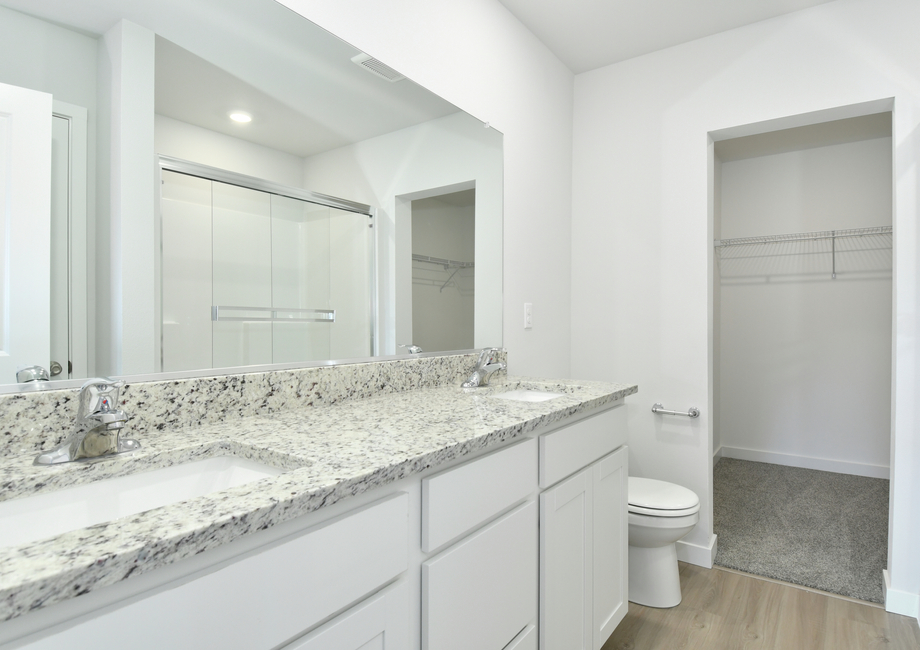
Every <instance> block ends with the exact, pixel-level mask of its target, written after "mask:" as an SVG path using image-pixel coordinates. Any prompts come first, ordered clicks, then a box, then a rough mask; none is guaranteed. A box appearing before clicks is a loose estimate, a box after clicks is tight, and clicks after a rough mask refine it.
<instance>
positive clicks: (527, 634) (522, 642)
mask: <svg viewBox="0 0 920 650" xmlns="http://www.w3.org/2000/svg"><path fill="white" fill-rule="evenodd" d="M537 638H538V636H537V626H536V625H528V626H527V628H526V629H525V630H523V631H522V632H521V633H520V634H518V635H517V636H516V637H514V641H512V642H511V643H509V644H508V645H507V646H505V648H504V650H537Z"/></svg>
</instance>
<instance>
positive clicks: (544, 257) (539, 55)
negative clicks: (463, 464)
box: [282, 0, 573, 377]
mask: <svg viewBox="0 0 920 650" xmlns="http://www.w3.org/2000/svg"><path fill="white" fill-rule="evenodd" d="M282 4H285V5H287V6H289V7H291V8H293V9H294V10H295V11H298V12H299V13H301V14H302V15H304V16H306V17H308V18H310V19H311V20H313V21H314V22H316V23H317V24H319V25H320V26H322V27H324V28H325V29H328V30H329V31H331V32H332V33H333V34H336V35H338V36H339V37H341V38H343V39H345V40H346V41H348V42H349V43H351V44H353V45H354V46H356V47H358V48H360V49H362V50H363V51H365V52H367V53H368V54H371V55H372V56H375V57H377V58H378V59H380V60H381V61H383V62H385V63H386V64H387V65H390V66H392V67H393V68H395V69H396V70H399V71H400V72H401V73H403V74H405V75H406V76H408V77H409V78H410V79H413V80H414V81H416V82H418V83H420V84H421V85H423V86H425V87H426V88H428V89H429V90H431V91H432V92H435V93H437V94H438V95H440V96H442V97H444V98H445V99H447V100H448V101H450V102H453V103H454V104H456V105H457V106H458V107H460V108H461V109H463V110H465V111H468V112H469V113H471V114H473V115H474V116H476V117H477V118H479V119H481V120H483V121H488V122H489V123H490V124H491V125H492V126H493V127H494V128H496V129H498V130H499V131H501V132H502V133H503V134H504V139H503V150H504V162H505V168H504V228H503V232H504V254H503V258H504V263H503V268H504V290H503V305H504V323H503V343H504V345H505V347H506V348H508V350H509V353H510V359H509V362H510V369H511V371H512V372H515V373H518V374H532V375H544V376H550V377H563V376H568V375H569V333H570V320H569V305H570V301H569V292H570V288H571V287H570V261H571V250H570V241H571V228H570V221H569V216H570V214H571V160H572V151H571V144H572V141H571V137H572V83H573V75H572V73H571V72H570V71H569V70H568V69H567V68H566V67H565V66H564V65H563V64H562V63H561V62H560V61H559V60H558V59H557V58H556V57H555V56H554V55H553V54H552V53H550V51H549V50H548V49H547V48H546V46H544V45H543V44H542V43H540V42H539V41H538V40H537V38H536V37H535V36H534V35H533V34H532V33H530V32H529V31H528V30H527V29H526V28H525V27H524V26H523V25H521V24H520V22H518V21H517V20H516V19H515V18H514V17H513V16H512V15H511V14H510V13H508V11H507V10H506V9H505V8H504V7H503V6H502V5H501V4H499V3H498V2H497V0H466V1H464V2H451V1H450V0H431V1H430V2H425V3H420V2H411V1H410V0H393V1H391V2H385V3H383V2H374V1H373V0H344V1H342V2H334V3H332V2H324V1H323V0H284V2H282ZM524 302H532V303H533V304H534V327H533V329H532V330H524V329H523V323H522V322H521V321H522V320H523V319H522V318H521V317H519V315H520V314H521V312H522V304H523V303H524Z"/></svg>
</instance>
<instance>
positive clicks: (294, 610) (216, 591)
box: [26, 493, 409, 650]
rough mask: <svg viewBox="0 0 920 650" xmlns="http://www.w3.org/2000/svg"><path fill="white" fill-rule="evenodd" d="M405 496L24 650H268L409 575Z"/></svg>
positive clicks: (135, 603) (318, 528) (361, 511)
mask: <svg viewBox="0 0 920 650" xmlns="http://www.w3.org/2000/svg"><path fill="white" fill-rule="evenodd" d="M408 505H409V499H408V497H407V495H406V494H405V493H399V494H397V495H394V496H391V497H388V498H386V499H383V500H381V501H378V502H377V503H375V504H373V505H371V506H368V507H366V508H363V509H360V510H358V511H357V512H355V513H351V514H348V515H345V516H344V517H342V518H339V519H333V520H332V521H330V522H326V523H324V524H320V525H319V526H316V527H315V528H311V529H309V530H307V531H305V532H303V533H299V534H297V535H294V536H292V537H291V538H287V539H286V540H282V541H280V542H278V543H277V544H275V545H274V546H272V547H269V548H267V549H265V550H257V551H255V552H254V553H253V554H251V555H248V556H244V557H243V558H241V559H239V560H235V561H233V562H232V563H230V564H228V565H226V566H224V567H223V568H221V569H218V570H217V571H213V572H211V573H208V574H206V575H203V576H201V577H199V578H196V579H192V580H189V581H185V582H179V583H178V584H176V586H174V587H170V585H166V586H165V588H164V589H163V590H161V591H159V592H158V593H156V594H155V595H152V596H149V597H147V598H142V599H140V600H136V601H134V602H129V604H127V605H125V606H123V607H121V608H119V609H116V610H114V611H112V612H109V613H107V614H106V615H104V616H97V617H94V618H91V619H89V620H86V621H83V622H81V623H78V624H77V625H74V626H73V627H70V628H68V629H66V630H64V631H62V632H60V633H57V634H54V635H52V636H48V637H45V638H43V639H41V640H40V641H38V642H36V643H34V644H30V645H28V646H26V647H27V648H29V650H59V649H60V648H131V649H132V650H163V649H164V648H169V650H197V649H198V648H221V650H234V649H237V650H268V649H269V648H274V647H277V646H278V645H280V644H281V643H284V642H285V641H287V640H288V639H292V638H294V637H296V636H298V635H299V634H302V633H303V632H304V631H306V630H308V629H309V628H311V627H313V626H314V625H316V624H317V623H319V622H320V621H322V620H323V619H325V618H328V617H329V616H331V615H332V614H335V613H336V612H337V611H339V610H341V609H343V608H344V607H346V606H348V605H349V604H351V603H354V602H357V601H358V600H360V599H361V598H363V597H364V596H365V595H367V594H369V593H372V592H373V591H374V590H375V589H378V588H379V587H380V586H382V585H384V584H386V583H387V582H388V581H390V580H392V579H393V578H394V577H396V576H397V575H399V574H400V573H402V572H403V571H405V570H406V565H407V562H408V553H407V549H408V543H409V539H408V537H409V536H408V528H409V526H408V517H409V515H408V512H409V510H408Z"/></svg>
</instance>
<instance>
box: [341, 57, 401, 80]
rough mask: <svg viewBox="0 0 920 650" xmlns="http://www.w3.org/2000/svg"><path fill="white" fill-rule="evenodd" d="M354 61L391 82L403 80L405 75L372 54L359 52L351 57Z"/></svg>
mask: <svg viewBox="0 0 920 650" xmlns="http://www.w3.org/2000/svg"><path fill="white" fill-rule="evenodd" d="M351 60H352V62H353V63H356V64H357V65H359V66H360V67H362V68H364V69H365V70H367V71H368V72H371V73H373V74H375V75H377V76H378V77H380V78H381V79H386V80H387V81H389V82H395V81H402V80H403V79H405V77H404V76H403V75H401V74H399V73H398V72H396V70H394V69H393V68H391V67H390V66H388V65H387V64H386V63H383V62H381V61H378V60H377V59H375V58H374V57H372V56H371V55H370V54H364V53H362V54H358V55H357V56H353V57H351Z"/></svg>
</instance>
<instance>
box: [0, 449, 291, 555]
mask: <svg viewBox="0 0 920 650" xmlns="http://www.w3.org/2000/svg"><path fill="white" fill-rule="evenodd" d="M283 471H284V470H280V469H278V468H275V467H271V466H269V465H263V464H262V463H257V462H254V461H251V460H245V459H243V458H233V457H232V456H219V457H216V458H207V459H204V460H196V461H193V462H189V463H182V464H180V465H174V466H172V467H164V468H161V469H154V470H150V471H147V472H140V473H137V474H131V475H128V476H119V477H117V478H107V479H102V480H99V481H95V482H93V483H87V484H85V485H77V486H74V487H70V488H65V489H63V490H57V491H55V492H47V493H43V494H36V495H35V496H30V497H23V498H20V499H12V500H9V501H0V547H4V546H16V545H18V544H26V543H28V542H33V541H36V540H40V539H45V538H48V537H53V536H55V535H60V534H61V533H65V532H67V531H69V530H77V529H79V528H86V527H87V526H92V525H93V524H99V523H102V522H106V521H112V520H113V519H118V518H120V517H127V516H129V515H135V514H137V513H139V512H144V511H145V510H151V509H153V508H159V507H160V506H165V505H169V504H171V503H178V502H179V501H185V500H186V499H192V498H194V497H199V496H203V495H205V494H210V493H211V492H218V491H220V490H226V489H227V488H231V487H235V486H237V485H244V484H245V483H250V482H252V481H258V480H259V479H261V478H265V477H267V476H278V475H279V474H281V473H282V472H283Z"/></svg>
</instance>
